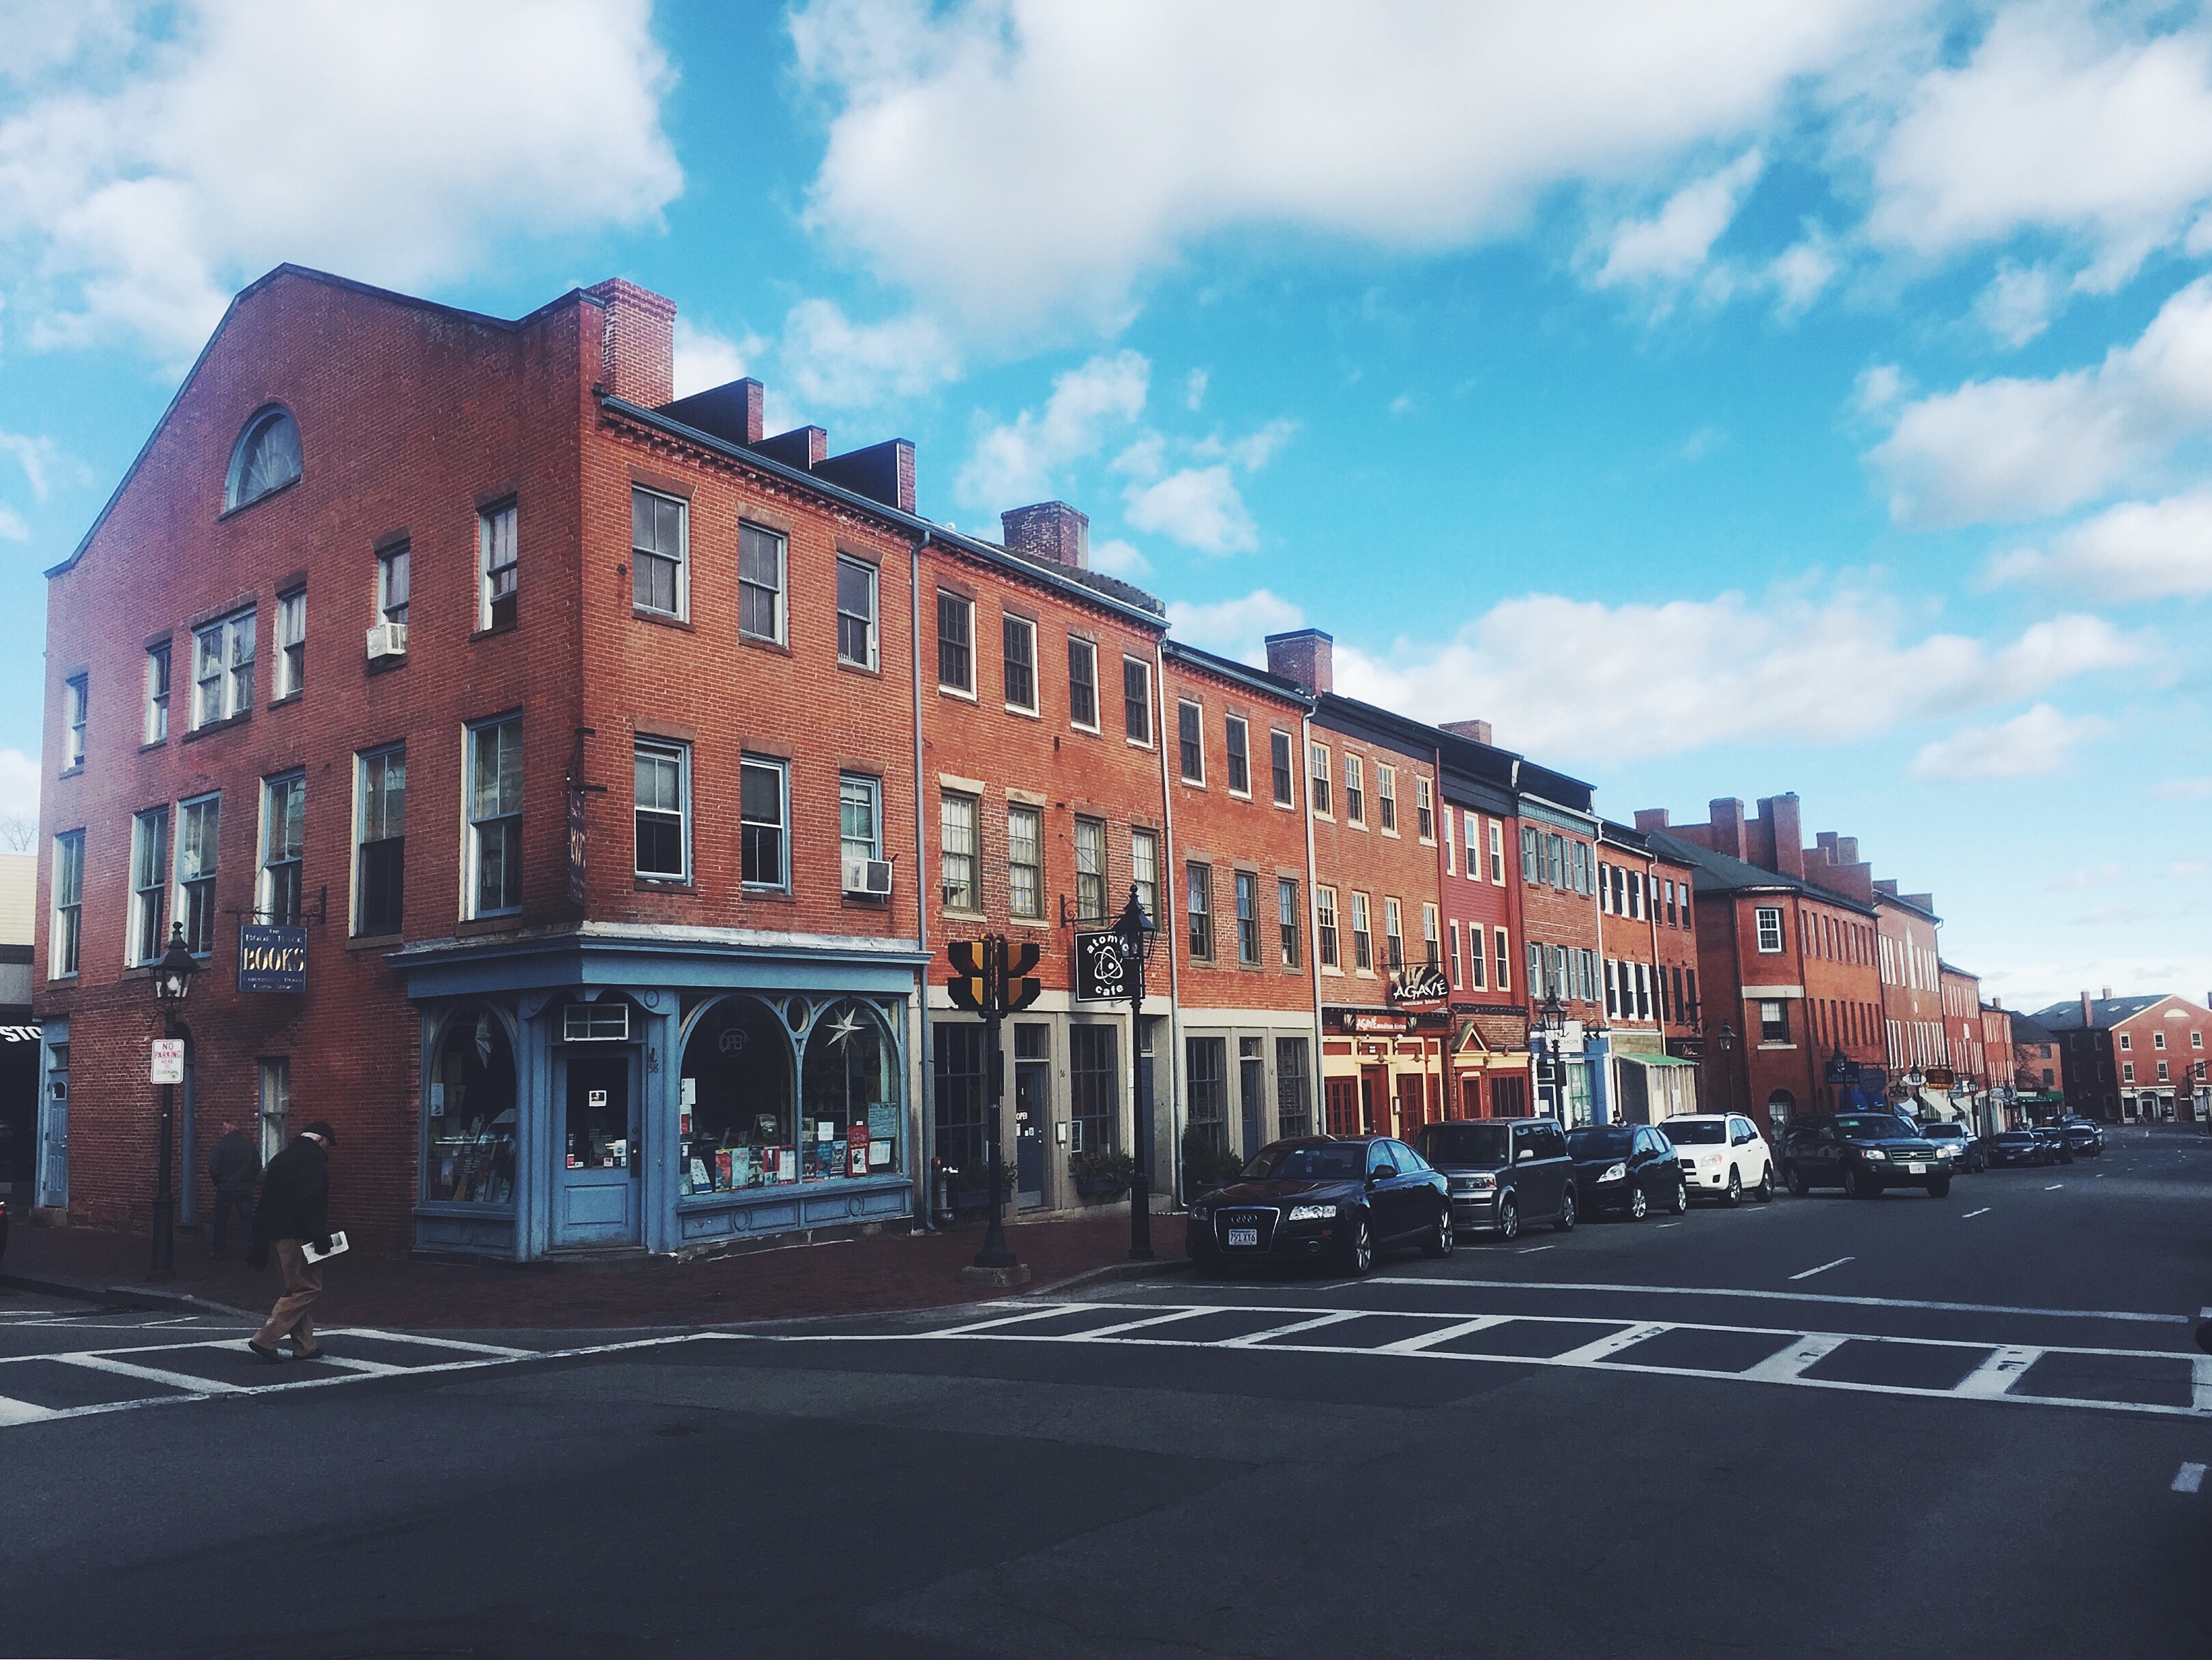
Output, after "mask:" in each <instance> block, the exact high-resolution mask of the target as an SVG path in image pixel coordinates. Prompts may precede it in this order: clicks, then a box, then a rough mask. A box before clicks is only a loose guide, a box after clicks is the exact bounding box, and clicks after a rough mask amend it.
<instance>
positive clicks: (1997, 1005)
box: [1990, 997, 2004, 1009]
mask: <svg viewBox="0 0 2212 1660" xmlns="http://www.w3.org/2000/svg"><path fill="white" fill-rule="evenodd" d="M2003 1006H2004V999H2003V998H2002V997H1992V998H1991V999H1990V1007H1991V1008H1993V1009H2001V1008H2002V1007H2003Z"/></svg>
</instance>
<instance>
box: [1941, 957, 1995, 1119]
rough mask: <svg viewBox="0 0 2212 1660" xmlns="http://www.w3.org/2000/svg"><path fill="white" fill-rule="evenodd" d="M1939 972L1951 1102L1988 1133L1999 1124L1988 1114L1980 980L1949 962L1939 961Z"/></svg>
mask: <svg viewBox="0 0 2212 1660" xmlns="http://www.w3.org/2000/svg"><path fill="white" fill-rule="evenodd" d="M1936 974H1937V976H1938V977H1939V979H1940V981H1941V986H1940V988H1939V992H1938V995H1939V997H1940V999H1941V1001H1942V1008H1943V1048H1944V1053H1945V1059H1944V1061H1943V1062H1942V1065H1943V1066H1944V1067H1945V1068H1946V1069H1947V1070H1948V1072H1949V1073H1951V1076H1952V1079H1953V1080H1954V1081H1953V1084H1952V1094H1951V1098H1950V1099H1951V1103H1952V1104H1954V1105H1956V1106H1957V1107H1959V1108H1960V1110H1964V1111H1966V1113H1968V1114H1969V1116H1972V1119H1973V1121H1974V1123H1975V1125H1976V1127H1977V1128H1978V1129H1979V1130H1980V1131H1982V1132H1983V1133H1985V1134H1986V1133H1988V1132H1990V1131H1991V1130H1993V1129H1995V1128H1998V1127H1997V1126H1996V1125H1995V1124H1994V1123H1992V1122H1991V1121H1990V1113H1989V1105H1988V1104H1989V1091H1990V1055H1989V1046H1988V1043H1987V1042H1986V1041H1985V1039H1984V1036H1983V1023H1982V982H1981V979H1980V976H1977V975H1973V974H1969V973H1968V972H1967V971H1966V970H1964V969H1961V968H1955V967H1954V966H1953V965H1952V964H1948V963H1939V964H1937V965H1936Z"/></svg>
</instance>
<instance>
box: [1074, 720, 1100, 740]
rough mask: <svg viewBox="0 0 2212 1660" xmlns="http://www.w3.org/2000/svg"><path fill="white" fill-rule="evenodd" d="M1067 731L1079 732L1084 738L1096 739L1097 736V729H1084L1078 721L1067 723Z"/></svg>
mask: <svg viewBox="0 0 2212 1660" xmlns="http://www.w3.org/2000/svg"><path fill="white" fill-rule="evenodd" d="M1067 729H1068V730H1069V731H1070V732H1079V733H1082V734H1083V735H1084V736H1085V738H1096V737H1097V736H1098V728H1097V727H1086V726H1085V725H1084V724H1083V722H1081V721H1069V722H1068V723H1067Z"/></svg>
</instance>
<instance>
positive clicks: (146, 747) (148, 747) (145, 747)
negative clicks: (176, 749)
mask: <svg viewBox="0 0 2212 1660" xmlns="http://www.w3.org/2000/svg"><path fill="white" fill-rule="evenodd" d="M168 747H169V740H168V739H167V738H149V739H147V740H146V741H145V742H144V743H143V744H141V745H139V746H138V753H139V754H141V755H148V754H150V753H152V752H153V751H155V750H165V749H167V748H168Z"/></svg>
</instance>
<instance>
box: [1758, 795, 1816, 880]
mask: <svg viewBox="0 0 2212 1660" xmlns="http://www.w3.org/2000/svg"><path fill="white" fill-rule="evenodd" d="M1758 840H1759V848H1758V849H1757V850H1758V851H1759V853H1762V854H1765V858H1764V859H1762V860H1760V861H1759V862H1760V863H1762V864H1764V865H1765V866H1766V868H1767V869H1769V870H1771V871H1775V872H1778V873H1780V874H1782V875H1784V876H1794V877H1796V878H1797V879H1798V880H1800V881H1802V880H1804V878H1805V830H1804V824H1803V821H1802V819H1801V818H1799V816H1798V812H1797V798H1796V795H1794V794H1787V795H1762V796H1761V797H1759V837H1758Z"/></svg>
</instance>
